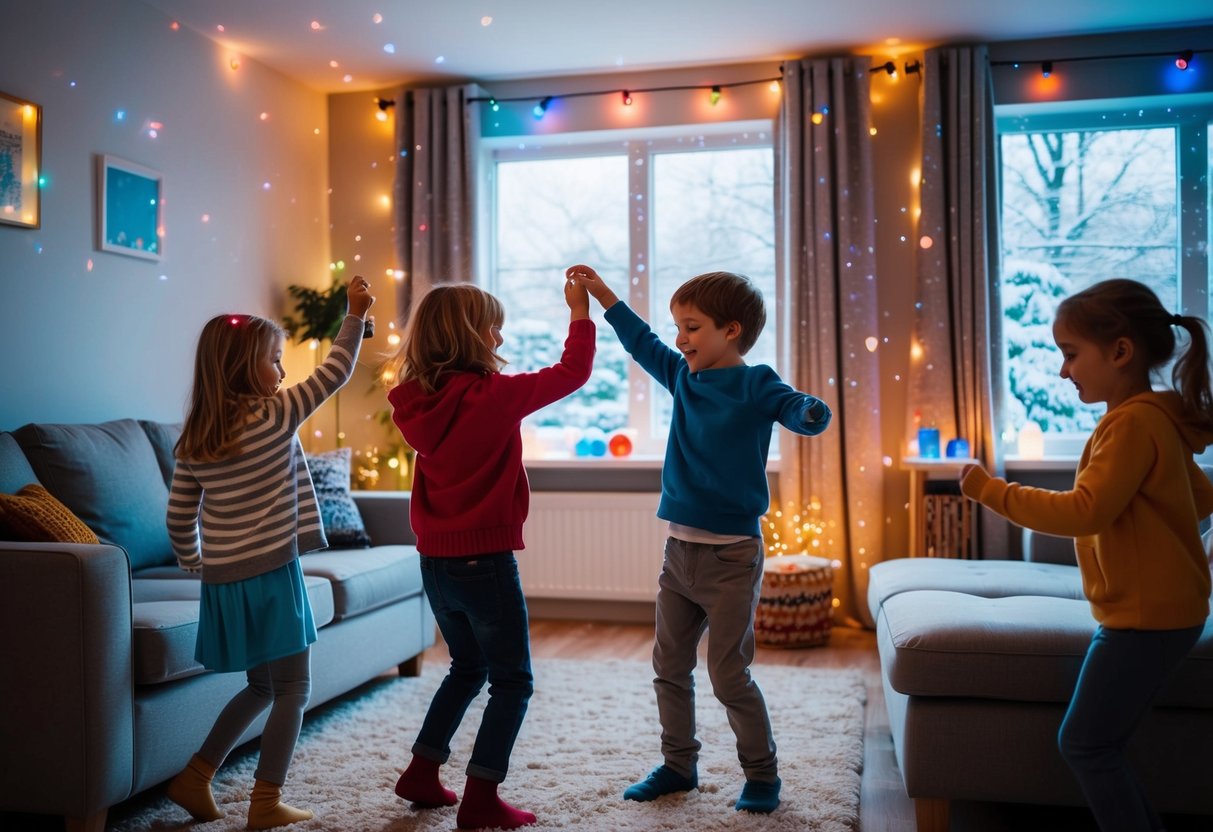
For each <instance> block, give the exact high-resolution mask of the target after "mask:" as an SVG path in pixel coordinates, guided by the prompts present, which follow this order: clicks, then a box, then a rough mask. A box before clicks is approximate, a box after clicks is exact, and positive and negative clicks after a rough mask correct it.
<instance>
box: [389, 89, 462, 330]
mask: <svg viewBox="0 0 1213 832" xmlns="http://www.w3.org/2000/svg"><path fill="white" fill-rule="evenodd" d="M477 93H478V88H477V87H476V86H475V85H462V86H455V87H440V88H433V89H403V90H401V91H400V92H399V93H398V94H397V96H396V147H397V150H398V156H397V159H396V181H395V185H394V187H393V198H394V203H393V204H394V206H395V211H396V218H395V219H396V257H397V261H398V262H399V264H400V269H401V271H402V272H403V273H404V277H403V279H402V280H401V281H400V282H399V284H398V287H397V310H398V316H399V321H398V322H397V325H398V326H401V327H403V326H404V325H405V323H407V321H408V318H409V313H410V312H411V311H412V308H413V304H414V303H416V301H417V300H418V299H419V298H420V297H421V296H422V295H424V294H425V293H426V292H427V291H428V290H429V288H430V287H431V286H433V285H434V284H435V283H449V282H459V281H470V280H472V279H473V278H474V272H473V268H474V262H473V254H474V249H473V245H472V226H473V218H474V217H475V213H476V205H475V193H474V185H475V174H474V170H475V167H474V164H473V163H474V154H475V152H476V144H477V141H478V139H479V137H480V121H479V114H480V108H479V107H478V106H476V105H475V104H474V103H473V104H469V103H468V101H467V99H469V98H472V97H474V96H476V94H477Z"/></svg>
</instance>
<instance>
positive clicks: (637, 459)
mask: <svg viewBox="0 0 1213 832" xmlns="http://www.w3.org/2000/svg"><path fill="white" fill-rule="evenodd" d="M663 460H664V458H663V457H660V456H650V455H646V454H632V455H630V456H564V457H545V458H543V459H525V458H524V459H523V460H522V464H523V466H525V467H526V468H535V469H548V470H577V471H592V470H594V469H602V468H612V469H627V468H632V469H641V470H656V469H658V468H660V467H661V463H662V462H663Z"/></svg>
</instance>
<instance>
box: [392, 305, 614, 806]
mask: <svg viewBox="0 0 1213 832" xmlns="http://www.w3.org/2000/svg"><path fill="white" fill-rule="evenodd" d="M564 296H565V301H566V302H567V303H568V306H569V310H570V321H569V335H568V339H567V340H566V341H565V343H564V354H563V355H562V356H561V358H560V361H559V362H557V363H556V364H555V365H553V366H551V367H547V368H545V369H542V370H539V371H538V372H534V373H520V374H516V375H505V374H503V373H502V372H501V369H502V367H503V366H505V364H506V361H505V359H504V358H502V357H501V356H500V355H499V354H498V353H497V349H498V348H499V347H500V346H501V344H502V337H501V327H502V324H503V323H504V321H505V312H504V310H503V309H502V306H501V302H500V301H498V300H497V298H495V297H493V296H492V295H491V294H489V293H488V292H486V291H484V290H483V289H480V288H478V287H476V286H474V285H472V284H469V283H461V284H453V285H444V286H435V287H434V288H433V289H431V290H430V292H429V293H428V294H427V295H426V296H425V297H424V298H422V300H421V302H420V303H419V304H418V305H417V308H416V310H414V312H413V316H412V321H411V323H410V326H409V330H408V332H407V334H406V335H405V338H404V341H403V343H402V344H401V345H400V349H399V351H398V352H397V353H396V355H395V356H394V357H393V358H392V359H391V360H390V361H389V362H388V373H389V376H388V377H389V378H392V379H395V381H396V386H395V387H394V388H393V389H392V390H391V392H390V393H389V394H388V401H390V402H391V404H392V408H393V411H392V419H393V421H394V422H395V423H396V426H397V427H398V428H399V429H400V433H401V434H402V435H403V436H404V439H405V441H406V442H408V444H409V446H410V447H412V448H413V449H415V450H416V452H417V460H416V467H415V470H414V474H413V493H412V499H411V503H410V508H409V512H410V520H411V522H412V526H413V532H414V534H416V536H417V550H418V551H419V552H420V553H421V579H422V583H423V584H424V586H425V594H426V597H427V598H428V599H429V602H430V606H431V607H432V608H433V610H434V616H435V617H436V618H437V620H438V627H439V629H440V630H441V631H442V637H443V639H444V640H445V641H446V643H447V646H448V648H449V650H450V654H451V667H450V670H449V672H448V673H447V676H446V678H445V679H444V680H443V681H442V684H441V685H440V686H439V688H438V690H437V692H436V693H435V694H434V699H433V701H432V702H431V703H430V708H429V711H428V713H427V714H426V716H425V721H424V722H423V723H422V725H421V730H420V732H419V733H418V735H417V741H416V742H415V743H414V744H413V749H412V751H413V758H412V761H411V762H410V763H409V765H408V768H407V769H405V771H404V773H403V774H402V775H401V777H400V780H399V782H397V783H396V794H398V795H399V796H400V797H402V798H404V799H405V800H410V801H412V802H414V803H416V804H418V805H419V806H423V807H437V806H453V805H455V803H456V802H457V799H456V796H455V793H454V792H453V791H451V790H449V789H447V788H445V787H444V786H443V785H442V783H441V781H440V780H439V776H438V768H439V766H441V765H442V764H443V763H445V762H446V760H447V758H448V757H449V756H450V753H451V749H450V741H451V737H452V736H454V734H455V730H456V729H457V728H458V727H459V723H460V721H461V720H462V719H463V715H464V713H465V712H466V711H467V708H468V706H469V705H470V704H471V702H472V700H473V699H475V698H476V695H477V694H478V693H479V692H480V689H481V687H483V686H484V683H485V680H486V679H487V680H488V682H489V701H488V705H487V706H486V707H485V710H484V716H483V717H482V719H481V722H480V729H479V731H478V732H477V734H476V743H475V747H474V748H473V749H472V757H471V760H470V761H469V762H468V766H467V775H468V778H467V784H466V785H465V786H464V791H463V801H462V803H461V804H460V806H459V812H458V816H457V818H456V823H457V824H458V826H459V828H460V829H480V828H485V827H500V828H502V829H515V828H517V827H519V826H526V825H528V824H532V823H534V822H535V816H534V815H533V814H531V813H530V812H524V811H521V810H519V809H515V808H514V807H512V806H510V805H509V804H508V803H506V802H505V801H503V800H501V799H500V798H499V797H498V796H497V786H498V784H499V783H501V782H502V781H504V780H505V776H506V771H507V769H508V768H509V760H510V752H511V751H512V749H513V747H514V740H515V739H516V738H517V736H518V729H519V728H520V727H521V726H522V719H523V717H524V716H525V714H526V709H527V702H528V700H529V699H530V698H531V692H532V678H531V656H530V633H529V630H528V625H527V609H526V599H525V598H523V595H522V585H521V583H520V582H519V580H518V564H517V562H516V561H515V559H514V551H515V550H517V549H522V548H523V542H522V524H523V521H525V520H526V516H527V509H528V506H529V503H530V488H529V486H528V484H527V477H526V470H525V469H524V468H523V467H522V435H521V431H520V427H521V423H522V420H523V418H524V417H526V416H527V415H528V414H530V413H533V412H535V411H536V410H539V409H540V408H541V407H544V406H545V405H548V404H551V403H552V402H555V401H557V400H559V399H562V398H564V397H565V396H567V395H569V394H570V393H572V392H573V391H575V390H576V389H577V388H579V387H581V386H582V385H583V384H585V382H586V381H587V380H588V379H589V377H590V370H591V366H592V364H593V360H594V337H595V329H594V323H593V321H591V320H590V302H589V295H588V293H587V292H586V289H585V287H584V286H582V285H581V284H579V283H576V282H573V281H566V282H565V286H564Z"/></svg>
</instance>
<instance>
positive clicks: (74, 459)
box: [13, 419, 173, 569]
mask: <svg viewBox="0 0 1213 832" xmlns="http://www.w3.org/2000/svg"><path fill="white" fill-rule="evenodd" d="M13 436H14V437H15V438H16V440H17V442H18V444H20V445H21V448H22V450H23V451H25V456H26V458H27V459H29V462H30V466H31V467H32V468H33V469H34V472H35V473H36V474H37V476H38V481H39V482H41V483H42V484H43V485H45V486H46V489H47V491H49V492H51V493H52V494H54V495H55V496H56V497H57V498H58V499H60V500H61V501H62V502H63V504H64V505H66V506H67V507H68V508H69V509H71V510H72V513H74V514H75V515H76V516H77V517H79V518H80V519H81V520H83V521H84V522H85V523H87V524H88V526H89V528H91V529H92V530H93V531H94V532H96V533H97V537H99V538H101V540H102V542H104V543H116V544H117V545H119V546H121V547H122V548H123V549H125V550H126V553H127V555H128V556H129V557H130V561H131V567H132V568H135V569H137V568H139V567H142V566H151V565H153V564H157V563H171V562H172V561H173V552H172V548H171V547H170V545H169V540H168V529H167V527H166V525H165V522H164V517H165V512H166V510H167V508H168V487H167V486H165V484H164V477H163V476H162V475H161V473H160V466H159V464H158V463H157V462H156V455H155V452H154V451H153V450H152V445H151V442H150V441H149V440H148V438H147V434H146V433H144V431H143V429H142V428H141V427H139V423H138V422H136V421H135V420H134V419H120V420H117V421H113V422H103V423H100V424H88V425H53V424H30V425H25V426H24V427H21V428H18V429H17V430H15V431H13Z"/></svg>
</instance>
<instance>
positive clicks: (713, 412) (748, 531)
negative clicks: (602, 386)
mask: <svg viewBox="0 0 1213 832" xmlns="http://www.w3.org/2000/svg"><path fill="white" fill-rule="evenodd" d="M606 321H607V323H609V324H610V325H611V326H612V327H614V329H615V333H616V334H617V335H618V336H619V340H620V342H621V343H622V344H623V347H624V349H626V350H627V351H628V353H629V354H630V355H631V356H632V358H634V359H635V360H636V363H638V364H639V365H640V366H641V367H643V368H644V370H645V372H647V373H648V374H649V375H651V376H652V377H653V378H655V379H657V381H659V382H660V383H661V384H662V386H663V387H665V388H666V389H667V390H669V391H670V392H671V393H672V394H673V395H674V411H673V415H672V417H671V419H670V438H669V442H668V443H667V444H666V449H665V465H664V467H663V468H662V472H661V504H660V505H659V506H658V508H657V516H658V517H660V518H661V519H663V520H668V521H670V522H672V523H679V524H682V525H684V526H694V527H695V528H698V529H705V530H707V531H710V532H715V533H717V534H744V535H752V536H755V537H757V536H760V535H761V529H760V520H761V519H762V515H763V514H765V513H766V512H767V509H769V508H770V505H771V496H770V491H769V489H768V488H767V470H766V468H767V453H768V451H769V450H770V446H771V427H772V425H773V424H774V423H775V422H778V423H779V424H781V425H783V426H784V427H785V428H787V429H788V430H790V431H793V432H795V433H799V434H803V435H805V436H816V435H817V434H819V433H821V432H822V431H823V430H825V429H826V427H827V426H828V425H829V424H830V415H831V414H830V408H829V407H828V406H827V405H826V403H825V402H823V401H821V400H820V399H818V398H815V397H814V396H810V395H807V394H805V393H801V392H799V391H798V390H794V389H793V388H792V387H790V386H789V385H788V384H786V383H785V382H784V381H782V380H781V379H780V378H779V375H778V374H777V373H776V372H775V371H774V370H772V369H771V368H770V367H768V366H766V365H765V364H759V365H757V366H753V367H751V366H748V365H746V364H740V365H738V366H736V367H724V368H721V369H717V370H704V371H702V372H698V373H692V372H690V370H689V369H688V368H687V362H686V359H684V358H683V357H682V354H681V353H679V352H678V351H677V350H675V349H672V348H670V347H668V346H666V345H665V344H663V343H662V342H661V339H660V338H658V337H657V336H656V335H655V334H654V333H653V330H652V329H650V328H649V325H648V324H646V323H645V322H644V321H643V320H641V318H640V317H638V316H637V315H636V313H635V312H633V311H632V310H631V309H630V308H629V307H628V305H627V304H626V303H624V302H623V301H620V302H619V303H616V304H614V305H613V306H612V307H611V308H610V309H608V310H607V312H606Z"/></svg>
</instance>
